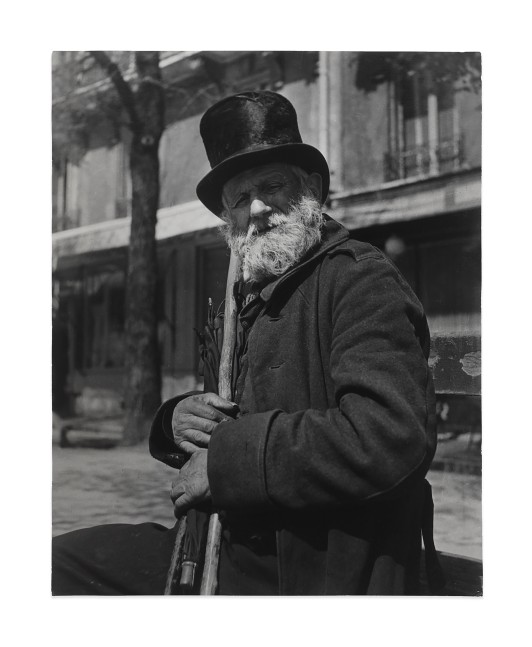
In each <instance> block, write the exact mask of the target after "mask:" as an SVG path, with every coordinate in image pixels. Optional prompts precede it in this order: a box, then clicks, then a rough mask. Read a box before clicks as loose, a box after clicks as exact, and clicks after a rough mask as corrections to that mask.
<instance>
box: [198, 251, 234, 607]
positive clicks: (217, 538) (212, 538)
mask: <svg viewBox="0 0 532 647" xmlns="http://www.w3.org/2000/svg"><path fill="white" fill-rule="evenodd" d="M239 276H240V260H239V258H238V257H237V256H236V254H234V253H231V260H230V261H229V272H228V275H227V286H226V289H225V314H224V339H223V345H222V354H221V356H220V372H219V375H218V394H219V395H220V396H221V397H222V398H225V399H226V400H232V397H233V394H232V389H231V378H232V372H233V355H234V350H235V343H236V320H237V306H236V302H235V297H234V294H233V286H234V284H235V283H236V281H237V280H238V278H239ZM221 539H222V524H221V523H220V518H219V516H218V513H217V512H212V513H211V515H210V518H209V530H208V533H207V545H206V547H205V563H204V566H203V578H202V580H201V588H200V595H214V594H215V593H216V588H217V586H218V559H219V556H220V543H221Z"/></svg>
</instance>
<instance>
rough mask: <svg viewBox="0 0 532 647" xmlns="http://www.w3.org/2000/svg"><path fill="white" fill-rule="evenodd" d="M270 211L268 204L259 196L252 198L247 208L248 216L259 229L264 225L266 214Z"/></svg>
mask: <svg viewBox="0 0 532 647" xmlns="http://www.w3.org/2000/svg"><path fill="white" fill-rule="evenodd" d="M271 212H272V208H271V207H268V205H267V204H265V203H264V202H263V201H262V200H261V199H260V198H254V199H253V200H252V202H251V206H250V208H249V217H250V220H251V221H252V222H254V223H255V225H256V226H257V227H258V229H259V231H260V230H261V229H263V228H264V227H265V226H266V224H267V219H268V216H269V215H270V213H271Z"/></svg>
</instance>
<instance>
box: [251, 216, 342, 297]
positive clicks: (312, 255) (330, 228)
mask: <svg viewBox="0 0 532 647" xmlns="http://www.w3.org/2000/svg"><path fill="white" fill-rule="evenodd" d="M323 216H324V219H325V224H324V228H323V235H322V239H321V243H320V244H319V246H318V247H316V248H314V249H313V250H311V251H310V252H309V253H308V254H307V256H305V257H304V258H303V260H302V261H301V262H300V263H298V264H297V265H294V267H292V268H291V269H290V270H288V272H286V273H285V274H283V275H282V276H280V277H279V278H278V279H275V281H272V282H271V283H268V285H267V286H266V287H264V288H263V289H262V290H261V292H260V297H261V299H262V300H263V301H265V302H268V301H269V300H270V299H271V298H272V296H273V294H274V292H275V291H276V290H277V288H278V287H279V286H280V285H281V284H282V283H284V281H286V279H288V278H289V277H291V276H293V275H294V274H297V273H298V272H300V271H301V270H302V269H303V268H304V267H306V266H307V265H310V264H311V263H313V262H314V261H315V260H316V259H317V258H320V257H322V256H324V255H325V254H327V253H328V252H329V251H330V250H331V249H333V248H334V247H337V246H338V245H340V244H341V243H343V242H345V241H346V240H348V239H349V232H348V231H347V229H346V228H345V227H344V226H343V225H341V224H340V223H339V222H336V220H333V219H332V218H331V217H330V216H328V215H327V214H325V213H324V214H323Z"/></svg>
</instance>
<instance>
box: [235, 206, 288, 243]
mask: <svg viewBox="0 0 532 647" xmlns="http://www.w3.org/2000/svg"><path fill="white" fill-rule="evenodd" d="M289 221H290V218H289V217H288V216H287V215H286V214H284V213H280V212H277V213H272V214H270V216H269V217H268V220H267V223H266V226H265V227H263V228H262V229H259V227H257V225H256V224H255V223H251V224H250V225H249V227H248V230H247V232H246V235H245V241H246V243H252V242H253V240H254V239H256V238H260V237H261V236H265V235H267V234H268V232H270V231H271V230H272V229H275V228H276V227H281V226H282V225H286V224H287V223H288V222H289Z"/></svg>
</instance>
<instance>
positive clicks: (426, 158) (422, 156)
mask: <svg viewBox="0 0 532 647" xmlns="http://www.w3.org/2000/svg"><path fill="white" fill-rule="evenodd" d="M462 165H463V144H462V138H461V137H455V138H453V139H448V140H442V141H440V142H438V145H437V146H436V147H432V146H431V145H430V144H429V143H426V144H423V145H421V146H414V147H412V148H408V149H406V150H403V151H395V152H393V153H390V152H388V153H385V154H384V180H385V182H391V181H393V180H401V179H406V178H409V177H417V176H423V175H438V174H441V173H447V172H449V171H456V170H458V169H459V168H461V167H462Z"/></svg>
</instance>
